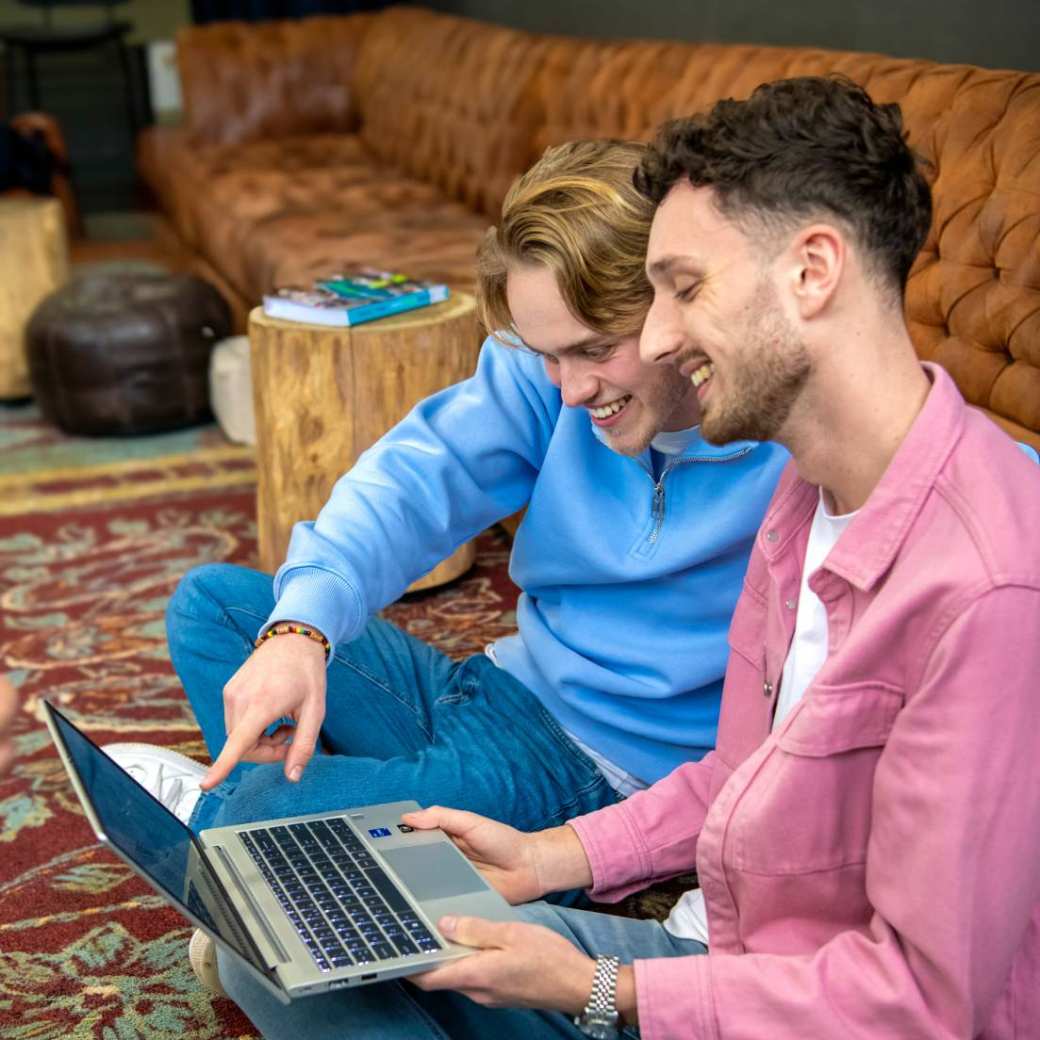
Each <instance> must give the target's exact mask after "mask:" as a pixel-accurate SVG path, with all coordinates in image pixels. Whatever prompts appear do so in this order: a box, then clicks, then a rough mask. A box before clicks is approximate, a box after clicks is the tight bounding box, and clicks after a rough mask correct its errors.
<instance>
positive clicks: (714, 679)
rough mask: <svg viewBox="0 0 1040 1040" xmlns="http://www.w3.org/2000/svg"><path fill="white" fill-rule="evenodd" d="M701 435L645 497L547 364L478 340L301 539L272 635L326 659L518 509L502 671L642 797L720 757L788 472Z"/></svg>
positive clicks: (754, 449) (635, 476)
mask: <svg viewBox="0 0 1040 1040" xmlns="http://www.w3.org/2000/svg"><path fill="white" fill-rule="evenodd" d="M787 459H788V455H787V452H786V451H785V450H784V449H783V448H781V447H779V446H778V445H774V444H757V443H752V442H738V443H734V444H728V445H726V446H725V447H717V446H715V445H711V444H708V443H707V442H706V441H705V440H703V438H701V437H700V435H699V433H695V434H694V436H693V438H692V441H691V442H690V443H689V444H688V446H687V447H686V449H685V451H683V452H682V453H680V454H678V455H673V456H670V457H669V458H668V459H667V461H666V462H665V464H664V468H663V470H662V471H661V474H660V477H659V479H656V480H655V478H654V476H653V468H652V465H651V458H650V452H649V451H647V452H646V453H644V455H643V457H642V458H630V457H626V456H623V455H619V454H618V453H616V452H614V451H612V450H611V449H610V448H608V447H607V446H606V445H605V444H603V443H601V442H600V440H599V438H598V437H597V436H596V432H595V429H594V427H593V425H592V423H591V421H590V419H589V415H588V413H587V411H586V410H585V409H584V408H568V407H564V405H563V404H562V401H561V399H560V392H559V390H558V389H557V388H556V387H555V386H553V385H552V383H551V382H550V381H549V379H548V377H547V376H546V374H545V371H544V367H543V364H542V362H541V360H540V359H539V358H538V357H536V356H532V355H531V354H529V353H527V352H524V351H521V350H516V349H511V348H509V347H505V346H502V345H501V344H500V343H497V342H496V341H495V340H493V339H488V340H487V341H486V342H485V343H484V346H483V348H482V349H481V353H480V359H479V361H478V364H477V369H476V372H475V373H474V374H473V376H472V377H470V378H469V379H467V380H465V381H464V382H462V383H458V384H456V385H455V386H452V387H449V388H448V389H447V390H444V391H442V392H441V393H438V394H434V395H433V396H432V397H429V398H427V399H426V400H425V401H423V402H421V403H420V404H418V405H417V406H416V407H415V408H414V409H413V410H412V411H411V412H410V413H409V414H408V415H407V416H406V417H405V418H404V419H403V420H402V421H401V422H400V423H399V424H398V425H397V426H395V427H394V428H393V429H392V430H390V431H389V432H388V433H387V434H386V435H385V436H384V437H382V438H381V439H380V440H379V441H378V442H377V443H376V444H375V445H373V446H372V447H371V448H370V449H369V450H368V451H366V452H365V453H364V454H362V455H361V457H360V458H359V459H358V461H357V463H356V464H355V465H354V467H353V468H352V469H351V470H350V472H349V473H347V474H346V475H345V476H343V477H341V478H340V480H339V481H338V482H337V483H336V486H335V487H334V488H333V491H332V495H331V496H330V498H329V501H328V502H327V503H326V504H325V506H324V508H323V509H322V510H321V512H320V513H319V514H318V518H317V519H316V520H315V521H313V522H309V521H308V522H305V523H299V524H296V526H295V527H294V528H293V533H292V539H291V541H290V544H289V552H288V556H287V558H286V562H285V563H284V564H283V565H282V566H281V568H279V570H278V573H277V575H276V576H275V596H276V599H277V603H276V605H275V609H274V611H273V612H272V614H271V618H270V619H269V620H270V621H273V620H279V619H286V618H292V619H295V620H298V621H302V622H305V623H308V624H311V625H314V626H315V627H316V628H318V629H319V630H320V631H322V632H324V633H325V635H326V636H327V637H328V639H329V640H330V641H331V642H332V643H333V644H336V643H342V642H347V641H349V640H351V639H354V638H356V637H357V636H358V635H359V634H360V633H361V631H362V630H363V629H364V627H365V624H366V623H367V621H368V618H369V617H370V615H372V614H373V613H375V612H376V611H378V610H380V609H382V608H383V607H384V606H386V605H387V604H389V603H392V602H393V601H394V600H395V599H397V598H398V597H399V596H400V595H401V593H403V592H404V590H405V589H406V588H407V587H408V586H409V585H410V584H411V583H412V582H413V581H414V580H416V579H417V578H419V577H420V576H422V575H423V574H425V573H426V572H427V571H428V570H430V569H431V568H432V567H434V566H435V565H436V564H437V563H439V562H440V561H441V560H442V559H443V558H444V557H445V556H447V555H449V554H450V553H451V552H452V551H454V550H455V549H456V548H457V547H458V546H459V545H461V544H462V543H463V542H465V541H468V540H469V539H470V538H473V537H474V536H475V535H477V534H478V533H480V532H481V531H483V530H484V529H485V528H486V527H488V526H489V525H490V524H492V523H494V522H495V521H496V520H500V519H502V518H503V517H506V516H509V515H510V514H512V513H514V512H516V510H518V509H520V508H521V507H522V506H524V505H526V506H527V513H526V515H525V516H524V519H523V522H522V523H521V525H520V527H519V529H518V531H517V534H516V539H515V541H514V544H513V552H512V558H511V560H510V567H509V573H510V577H511V578H512V579H513V581H514V582H515V583H516V584H517V586H519V588H520V589H521V590H522V592H521V596H520V600H519V603H518V605H517V626H518V629H519V631H518V633H517V634H516V635H514V636H510V637H508V638H506V639H501V640H499V641H498V642H497V643H496V644H495V648H494V652H495V658H496V660H497V662H498V664H499V665H500V666H501V667H503V668H505V669H506V670H507V671H509V672H510V673H511V674H512V675H513V676H515V677H516V678H517V679H519V680H520V681H521V682H522V683H523V684H524V685H525V686H527V687H528V688H529V689H530V690H531V691H532V692H533V693H534V694H535V696H536V697H538V699H539V700H540V701H541V702H542V704H543V705H544V706H545V707H546V708H547V709H548V710H549V712H551V713H552V715H553V716H555V717H556V718H557V719H558V720H559V722H560V723H561V725H562V726H563V727H564V728H565V729H567V730H568V731H569V732H571V733H572V734H574V736H576V737H577V738H578V739H579V740H581V741H583V742H584V743H585V744H587V745H588V746H589V747H591V748H594V749H595V750H596V751H598V752H599V753H600V754H602V755H604V756H606V757H607V758H608V759H610V760H611V761H612V762H615V763H616V764H617V765H619V766H621V767H622V768H623V769H625V770H627V771H628V772H629V773H631V774H632V775H634V776H636V777H639V778H640V779H642V780H644V781H646V782H647V783H653V782H654V781H655V780H658V779H659V778H660V777H662V776H665V775H666V774H667V773H669V772H671V770H672V769H674V768H675V767H676V766H677V765H679V764H680V763H681V762H684V761H688V760H690V759H696V758H699V757H701V756H702V755H703V754H704V753H705V752H707V751H708V750H710V749H711V748H712V747H713V746H714V743H715V730H716V723H717V720H718V711H719V699H720V696H721V693H722V677H723V673H724V671H725V666H726V657H727V643H726V634H727V631H728V628H729V621H730V616H731V614H732V613H733V608H734V606H735V605H736V602H737V597H738V595H739V593H740V589H741V585H742V582H743V577H744V570H745V567H746V566H747V561H748V556H749V555H750V552H751V544H752V540H753V537H754V534H755V532H756V530H757V529H758V525H759V522H760V521H761V519H762V516H763V514H764V513H765V509H766V506H767V504H768V502H769V499H770V497H771V495H772V493H773V488H774V487H775V485H776V482H777V480H778V478H779V476H780V471H781V470H782V469H783V466H784V464H785V463H786V462H787Z"/></svg>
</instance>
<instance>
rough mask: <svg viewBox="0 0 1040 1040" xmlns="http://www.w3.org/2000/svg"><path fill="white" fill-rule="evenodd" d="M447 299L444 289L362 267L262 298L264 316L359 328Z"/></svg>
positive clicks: (401, 275) (432, 284) (278, 290)
mask: <svg viewBox="0 0 1040 1040" xmlns="http://www.w3.org/2000/svg"><path fill="white" fill-rule="evenodd" d="M447 298H448V287H447V286H446V285H436V284H435V283H433V282H420V281H416V280H415V279H414V278H409V277H408V276H407V275H404V274H397V273H395V272H393V271H377V270H374V269H373V268H368V267H364V268H360V269H358V270H356V271H350V272H349V273H345V274H338V275H334V276H332V277H329V278H321V279H319V280H318V281H316V282H315V283H314V285H313V286H312V287H311V288H310V289H296V288H286V289H277V290H276V291H275V292H273V293H271V294H270V295H268V296H265V297H264V313H265V314H266V315H267V316H268V317H270V318H281V319H282V320H283V321H300V322H306V323H308V324H311V325H360V324H361V323H362V322H365V321H375V320H376V319H377V318H385V317H386V316H387V315H389V314H400V313H401V311H411V310H415V308H417V307H428V306H429V305H430V304H432V303H440V302H441V300H446V299H447Z"/></svg>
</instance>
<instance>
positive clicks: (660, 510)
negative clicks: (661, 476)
mask: <svg viewBox="0 0 1040 1040" xmlns="http://www.w3.org/2000/svg"><path fill="white" fill-rule="evenodd" d="M652 514H653V518H654V529H653V531H652V532H651V533H650V541H651V542H656V541H657V536H658V535H659V534H660V533H661V524H662V523H664V481H658V482H657V483H656V484H655V485H654V504H653V508H652Z"/></svg>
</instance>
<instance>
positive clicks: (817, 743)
mask: <svg viewBox="0 0 1040 1040" xmlns="http://www.w3.org/2000/svg"><path fill="white" fill-rule="evenodd" d="M902 706H903V695H902V691H900V690H898V689H895V688H893V687H890V686H886V685H883V684H878V683H863V684H856V685H847V686H830V687H826V686H816V687H812V688H810V690H809V691H808V692H807V693H806V695H805V699H804V700H803V701H802V702H801V703H800V704H799V705H798V706H797V707H796V708H795V710H794V711H793V712H792V714H791V716H790V717H789V718H788V719H787V720H786V722H785V723H784V724H783V725H782V726H781V727H780V729H779V730H777V731H776V732H775V733H774V734H772V735H771V736H770V738H769V740H768V742H767V746H766V747H764V748H763V749H762V750H763V755H762V756H761V758H760V759H759V761H758V768H757V769H755V770H754V773H753V775H752V776H751V777H749V778H748V780H747V784H746V787H745V789H744V791H743V792H742V794H741V795H740V797H739V799H738V800H737V801H736V804H735V805H734V808H733V814H732V818H731V821H730V828H729V841H728V842H727V845H728V849H727V855H726V859H727V860H728V861H729V862H730V864H731V865H732V866H733V867H735V868H737V869H740V870H749V871H753V872H756V873H764V874H774V875H775V874H798V873H805V872H809V871H819V870H832V869H836V868H841V867H851V866H856V865H859V864H862V863H864V862H865V861H866V855H867V843H868V841H869V838H870V825H871V815H872V800H873V785H874V772H875V769H876V768H877V763H878V760H879V758H880V757H881V754H882V753H883V751H884V748H885V744H886V743H887V741H888V737H889V734H890V733H891V731H892V726H893V725H894V723H895V720H896V717H897V716H898V714H899V711H900V709H901V708H902Z"/></svg>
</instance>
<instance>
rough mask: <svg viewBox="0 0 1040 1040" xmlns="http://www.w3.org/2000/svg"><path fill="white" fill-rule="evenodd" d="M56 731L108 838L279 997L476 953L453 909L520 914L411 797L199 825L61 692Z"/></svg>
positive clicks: (53, 716)
mask: <svg viewBox="0 0 1040 1040" xmlns="http://www.w3.org/2000/svg"><path fill="white" fill-rule="evenodd" d="M43 704H44V711H45V714H46V719H47V725H48V727H49V728H50V731H51V736H52V737H53V738H54V743H55V745H56V746H57V748H58V753H59V754H60V756H61V759H62V762H63V763H64V765H65V768H66V770H67V771H68V773H69V776H70V777H71V779H72V785H73V787H74V788H75V790H76V794H77V795H78V796H79V799H80V801H81V802H82V803H83V808H84V810H85V812H86V815H87V819H88V820H89V821H90V824H91V826H92V827H93V829H94V833H95V834H96V835H97V838H98V841H100V842H102V843H103V844H105V845H108V846H109V847H110V848H111V849H112V851H113V852H115V853H116V855H118V856H119V857H120V858H121V859H122V860H124V861H125V862H126V863H127V865H128V866H129V867H130V868H131V869H132V870H133V871H134V872H135V873H137V874H139V875H140V876H141V877H142V878H144V880H145V881H147V882H148V883H149V884H151V885H152V887H153V888H155V889H156V891H157V892H159V894H160V895H162V896H163V897H164V898H165V899H166V900H167V901H168V902H169V903H171V904H172V905H173V906H174V907H176V909H177V910H179V911H180V912H181V913H182V914H183V915H184V916H185V917H187V918H188V920H190V921H191V922H192V923H193V924H194V925H195V926H196V927H198V928H201V929H203V931H205V932H206V933H207V934H208V935H210V936H211V937H212V938H213V939H214V940H215V941H216V942H217V943H218V944H219V946H220V947H221V948H223V949H224V950H226V951H227V952H228V953H229V954H231V955H232V956H234V957H237V958H238V959H239V960H240V961H241V962H242V964H243V965H245V967H246V968H247V969H248V970H249V971H250V973H251V974H252V975H253V976H254V977H255V978H256V979H257V980H258V981H259V982H260V983H262V984H263V985H264V986H266V987H267V989H268V990H270V991H271V992H272V993H273V994H274V995H275V996H276V997H277V998H278V999H279V1000H281V1001H282V1002H283V1003H288V1002H289V1001H290V1000H292V999H294V998H296V997H303V996H311V995H314V994H317V993H325V992H328V991H329V990H334V989H340V988H343V987H346V986H358V985H364V984H367V983H371V982H382V981H384V980H386V979H392V978H396V977H398V976H404V975H412V974H415V973H417V972H420V971H427V970H429V969H430V968H433V967H435V966H436V965H437V964H441V963H443V962H445V961H449V960H455V959H457V958H459V957H464V956H466V955H467V954H470V953H473V952H474V950H473V949H472V948H470V947H466V946H459V945H458V944H455V943H451V942H448V941H447V940H446V939H444V937H443V936H442V935H441V934H440V933H439V932H438V930H437V926H436V922H437V921H438V919H439V918H440V917H442V916H443V915H445V914H467V915H469V914H471V915H475V916H478V917H486V918H489V919H491V920H494V921H509V920H513V919H514V913H513V909H512V907H511V906H510V905H509V904H508V903H507V902H506V901H505V900H504V899H503V898H502V896H501V895H499V893H498V892H496V891H495V889H493V888H492V887H491V886H490V885H489V884H488V883H487V882H486V881H485V880H484V878H483V877H482V876H481V875H480V874H479V873H478V871H477V870H476V869H475V868H474V867H473V865H472V864H471V863H470V862H469V860H467V859H466V858H465V856H463V855H462V853H461V852H459V850H458V849H457V848H456V847H455V845H454V844H453V843H452V841H451V839H450V838H448V836H447V835H446V834H445V833H444V832H443V831H440V830H433V831H417V830H411V829H410V828H408V827H407V826H406V825H405V824H403V823H401V814H402V813H404V812H409V811H413V810H415V809H418V808H419V804H418V803H417V802H413V801H407V802H390V803H386V804H383V805H369V806H364V807H362V808H357V809H347V810H343V811H341V812H332V813H329V812H325V813H315V814H312V815H307V816H293V817H289V818H287V819H282V820H269V821H266V822H263V823H253V824H243V825H240V826H234V827H215V828H211V829H209V830H205V831H202V832H201V833H199V834H198V835H196V834H194V833H192V831H191V830H190V829H189V828H188V827H186V826H185V825H184V824H183V823H181V821H180V820H178V819H177V817H176V816H174V815H173V813H171V812H170V811H169V810H168V809H167V808H166V807H165V806H164V805H163V804H162V803H161V802H159V801H158V800H157V799H156V798H154V797H153V796H152V795H151V794H149V793H148V792H147V791H146V790H145V789H144V788H143V787H142V786H141V785H140V784H138V783H137V781H136V780H134V779H133V778H132V777H131V776H130V775H129V774H128V773H126V772H125V771H124V770H123V769H122V768H121V767H120V766H118V765H117V764H116V763H115V762H113V761H112V759H110V758H109V757H108V756H107V755H106V754H105V753H104V752H103V751H102V750H101V749H100V748H99V747H98V746H97V745H96V744H94V743H93V741H91V740H90V739H89V738H88V737H86V736H85V735H84V734H83V733H81V732H80V730H78V729H77V728H76V727H75V726H74V725H73V724H72V723H71V722H70V721H69V720H68V719H67V718H66V717H65V716H64V715H63V714H62V713H61V712H60V711H58V710H57V709H56V708H55V707H54V706H53V705H52V704H49V703H48V702H46V701H44V702H43Z"/></svg>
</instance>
